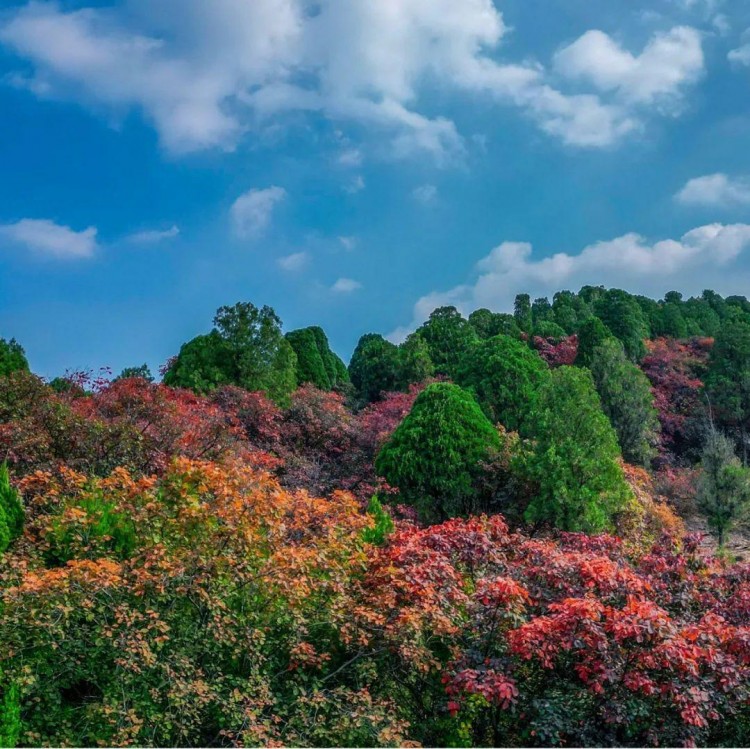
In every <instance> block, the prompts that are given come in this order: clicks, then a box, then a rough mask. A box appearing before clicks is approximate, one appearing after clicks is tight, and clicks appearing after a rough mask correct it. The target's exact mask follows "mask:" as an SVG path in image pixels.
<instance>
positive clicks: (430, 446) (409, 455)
mask: <svg viewBox="0 0 750 749" xmlns="http://www.w3.org/2000/svg"><path fill="white" fill-rule="evenodd" d="M499 446H500V441H499V438H498V436H497V432H495V430H494V429H493V427H492V424H491V423H490V422H489V421H488V420H487V418H486V416H485V415H484V414H483V413H482V411H481V409H480V408H479V406H478V404H477V402H476V401H475V400H474V398H473V397H472V396H471V395H470V394H469V393H467V392H466V391H465V390H462V389H461V388H460V387H458V386H456V385H451V384H449V383H434V384H432V385H429V386H428V387H427V388H426V389H425V390H424V391H422V392H421V393H420V394H419V396H417V399H416V400H415V401H414V405H413V407H412V409H411V411H410V412H409V415H408V416H407V417H406V418H405V419H404V420H403V421H402V422H401V424H400V425H399V426H398V427H397V429H396V431H395V432H394V433H393V434H392V435H391V437H390V438H389V439H388V441H387V442H386V443H385V445H383V447H382V449H381V450H380V452H379V453H378V456H377V458H376V460H375V469H376V471H377V472H378V474H380V475H381V476H383V477H384V478H385V480H386V481H387V482H388V483H389V484H390V485H392V486H395V487H397V488H398V489H399V493H400V496H401V498H402V499H403V500H404V502H406V503H407V504H410V505H413V506H414V507H416V508H417V510H418V512H419V515H420V517H421V518H422V519H424V520H425V521H428V522H429V521H434V520H444V519H445V518H448V517H453V516H455V515H460V514H467V513H470V512H476V511H478V510H481V508H482V503H483V501H484V498H483V497H482V496H481V493H480V491H479V489H478V481H479V479H480V477H481V473H482V468H481V465H480V464H481V462H482V461H483V460H485V459H487V458H488V457H490V455H491V452H492V450H493V449H498V448H499Z"/></svg>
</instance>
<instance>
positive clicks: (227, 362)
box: [163, 330, 240, 393]
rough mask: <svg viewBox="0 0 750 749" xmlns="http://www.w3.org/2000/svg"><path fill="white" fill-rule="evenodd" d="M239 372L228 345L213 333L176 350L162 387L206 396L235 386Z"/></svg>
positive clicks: (195, 339)
mask: <svg viewBox="0 0 750 749" xmlns="http://www.w3.org/2000/svg"><path fill="white" fill-rule="evenodd" d="M239 379H240V378H239V372H238V370H237V366H236V362H235V361H234V357H233V356H232V351H231V349H230V347H229V344H228V343H227V342H226V341H225V340H224V339H223V338H222V336H221V335H220V333H219V332H218V331H217V330H212V331H211V332H210V333H208V334H207V335H199V336H196V337H195V338H193V339H192V340H191V341H188V342H187V343H184V344H183V345H182V346H181V347H180V353H179V354H178V355H177V356H176V357H175V359H174V361H173V362H172V363H171V365H170V366H169V368H168V369H167V371H166V372H165V373H164V378H163V381H164V384H165V385H169V386H170V387H181V388H188V389H189V390H194V391H195V392H196V393H207V392H209V391H211V390H214V389H215V388H217V387H221V386H222V385H231V384H238V383H239Z"/></svg>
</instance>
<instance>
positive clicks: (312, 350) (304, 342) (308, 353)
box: [285, 325, 349, 390]
mask: <svg viewBox="0 0 750 749" xmlns="http://www.w3.org/2000/svg"><path fill="white" fill-rule="evenodd" d="M285 337H286V339H287V341H289V343H290V344H291V346H292V348H293V349H294V353H295V354H296V355H297V382H298V383H299V384H300V385H302V384H304V383H310V384H312V385H315V387H317V388H319V389H321V390H332V389H333V388H336V387H340V386H342V385H343V384H344V383H345V382H348V381H349V376H348V374H346V365H345V364H344V363H343V362H342V361H341V359H339V357H338V356H336V354H334V353H333V351H331V347H330V345H329V343H328V337H327V336H326V334H325V332H324V331H323V328H321V327H319V326H317V325H314V326H311V327H309V328H301V329H299V330H292V331H291V332H289V333H287V334H286V336H285Z"/></svg>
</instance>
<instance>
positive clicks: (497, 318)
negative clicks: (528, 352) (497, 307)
mask: <svg viewBox="0 0 750 749" xmlns="http://www.w3.org/2000/svg"><path fill="white" fill-rule="evenodd" d="M469 324H470V325H471V326H472V327H473V328H474V330H475V331H476V333H477V335H478V336H479V337H480V338H483V339H484V338H492V337H493V336H496V335H501V334H502V335H509V336H511V337H512V338H520V337H521V329H520V328H519V327H518V323H517V322H516V319H515V318H514V317H513V315H509V314H507V313H504V312H490V310H488V309H484V308H483V309H477V310H474V312H472V313H471V314H470V315H469Z"/></svg>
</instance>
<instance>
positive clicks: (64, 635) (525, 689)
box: [0, 286, 750, 746]
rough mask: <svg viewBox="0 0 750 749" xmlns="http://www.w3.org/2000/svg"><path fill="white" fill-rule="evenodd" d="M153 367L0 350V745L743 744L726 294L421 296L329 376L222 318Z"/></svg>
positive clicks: (732, 350)
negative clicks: (71, 366) (105, 370)
mask: <svg viewBox="0 0 750 749" xmlns="http://www.w3.org/2000/svg"><path fill="white" fill-rule="evenodd" d="M207 327H208V326H207ZM159 374H160V381H159V382H157V381H155V378H154V377H153V375H152V373H151V372H149V371H148V368H147V367H145V365H144V366H135V367H132V368H130V369H127V370H125V371H123V372H122V373H121V374H120V375H119V376H118V377H116V378H113V379H111V378H110V377H104V376H101V377H100V376H97V375H96V374H94V373H86V372H78V373H66V374H65V375H62V376H60V377H57V378H55V379H53V380H51V381H50V382H47V381H45V380H43V379H42V378H40V377H38V376H36V375H34V374H33V373H32V372H30V371H29V366H28V363H27V361H26V357H25V353H24V350H23V348H22V346H21V345H20V344H19V343H17V342H16V341H14V340H10V341H5V340H0V450H1V451H2V457H3V458H4V461H5V463H4V464H3V467H2V470H0V554H1V555H2V558H1V560H0V612H1V614H2V615H1V616H0V705H2V708H1V709H0V746H35V745H43V746H47V745H65V746H81V745H84V746H90V745H112V746H126V745H148V746H233V745H241V746H257V745H266V746H279V745H289V746H393V745H408V746H414V745H426V746H553V745H554V746H557V745H574V746H575V745H579V746H580V745H586V746H592V745H593V746H596V745H600V746H642V745H711V746H742V745H747V744H748V742H749V741H750V708H749V707H748V705H750V565H748V564H747V563H746V560H747V559H748V558H750V544H749V543H748V535H747V534H746V529H745V525H744V524H745V523H746V521H747V518H748V509H750V468H748V465H747V463H748V448H749V447H750V445H749V444H748V432H749V431H750V302H748V301H747V300H746V299H745V298H744V297H736V296H735V297H727V298H723V297H721V296H720V295H718V294H716V293H714V292H712V291H705V292H704V293H703V294H702V296H700V297H693V298H689V299H684V298H683V297H682V295H681V294H679V293H678V292H669V293H668V294H666V295H665V297H664V298H663V299H661V300H658V301H657V300H652V299H649V298H646V297H644V296H637V295H631V294H629V293H627V292H625V291H622V290H619V289H605V288H603V287H591V286H587V287H584V288H582V289H581V290H580V291H579V292H578V293H573V292H570V291H561V292H558V293H557V294H555V295H554V297H553V298H552V300H549V299H546V298H540V299H535V300H531V299H530V298H529V297H528V295H524V294H520V295H518V296H517V297H516V301H515V308H514V312H513V313H512V314H504V313H495V312H491V311H490V310H487V309H479V310H475V311H473V312H472V313H471V314H470V315H468V317H464V316H463V315H462V314H461V313H460V312H459V311H458V310H457V309H455V308H453V307H442V308H439V309H436V310H435V311H434V312H433V313H432V314H431V315H430V317H429V319H428V320H427V321H426V322H425V323H424V324H423V325H422V326H421V327H419V328H418V329H417V330H415V331H414V332H413V333H411V334H410V335H409V336H408V337H407V338H406V339H405V340H404V341H402V342H400V343H398V344H396V343H393V342H391V341H388V340H386V339H385V338H384V337H383V336H381V335H379V334H374V333H368V334H365V335H363V336H362V337H361V339H360V341H359V343H358V345H357V347H356V349H355V350H354V352H353V353H352V355H351V358H350V361H349V364H348V366H347V365H346V364H345V363H344V361H343V360H342V358H341V357H339V356H338V355H337V354H336V353H335V352H334V351H333V350H332V348H331V346H330V344H329V341H328V338H327V336H326V333H325V332H324V331H323V330H322V329H321V328H320V327H317V326H311V327H307V328H304V329H299V330H293V331H286V332H285V331H284V330H283V328H282V322H281V320H280V319H279V317H278V316H277V315H276V313H275V312H274V310H272V309H271V308H269V307H262V308H258V307H255V306H254V305H252V304H249V303H239V304H236V305H234V306H232V307H222V308H220V309H219V310H218V311H217V314H216V317H215V319H214V322H213V327H212V328H211V329H209V330H206V331H205V332H203V333H201V334H199V335H197V336H196V337H195V338H193V339H192V340H190V341H187V342H186V343H185V344H184V345H183V346H182V347H181V349H180V351H179V352H175V356H173V357H172V358H171V359H170V360H169V361H168V362H167V363H166V364H165V365H164V367H163V369H162V371H161V372H160V373H159ZM695 531H700V532H701V534H702V535H701V534H698V535H696V534H695V533H694V532H695Z"/></svg>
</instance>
